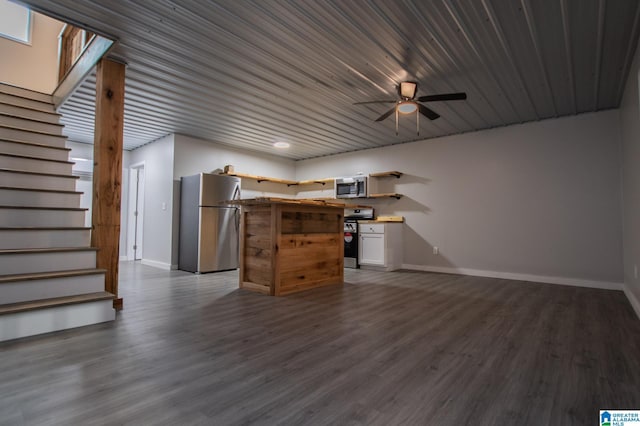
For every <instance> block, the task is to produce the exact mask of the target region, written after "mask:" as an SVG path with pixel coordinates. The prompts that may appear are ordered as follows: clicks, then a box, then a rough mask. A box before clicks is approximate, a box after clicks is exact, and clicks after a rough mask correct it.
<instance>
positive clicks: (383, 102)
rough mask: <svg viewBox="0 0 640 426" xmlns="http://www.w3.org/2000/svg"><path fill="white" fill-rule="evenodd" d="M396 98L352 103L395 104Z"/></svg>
mask: <svg viewBox="0 0 640 426" xmlns="http://www.w3.org/2000/svg"><path fill="white" fill-rule="evenodd" d="M395 103H396V100H393V101H392V100H386V101H365V102H356V103H354V105H362V104H395Z"/></svg>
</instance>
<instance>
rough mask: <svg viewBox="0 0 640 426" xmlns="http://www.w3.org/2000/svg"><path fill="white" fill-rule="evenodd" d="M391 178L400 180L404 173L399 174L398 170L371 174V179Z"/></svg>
mask: <svg viewBox="0 0 640 426" xmlns="http://www.w3.org/2000/svg"><path fill="white" fill-rule="evenodd" d="M391 176H393V177H395V178H398V179H400V176H402V172H399V171H397V170H392V171H389V172H379V173H369V177H391Z"/></svg>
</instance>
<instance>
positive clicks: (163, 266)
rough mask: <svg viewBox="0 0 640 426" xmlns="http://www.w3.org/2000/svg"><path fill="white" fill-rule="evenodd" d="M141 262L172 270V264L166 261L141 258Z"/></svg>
mask: <svg viewBox="0 0 640 426" xmlns="http://www.w3.org/2000/svg"><path fill="white" fill-rule="evenodd" d="M140 263H142V264H143V265H147V266H153V267H154V268H158V269H164V270H165V271H170V270H171V266H172V265H171V264H170V263H165V262H158V261H157V260H149V259H141V260H140Z"/></svg>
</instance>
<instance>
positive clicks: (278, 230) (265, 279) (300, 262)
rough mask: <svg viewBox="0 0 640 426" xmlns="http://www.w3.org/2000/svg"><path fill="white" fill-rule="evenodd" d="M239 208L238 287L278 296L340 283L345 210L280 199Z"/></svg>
mask: <svg viewBox="0 0 640 426" xmlns="http://www.w3.org/2000/svg"><path fill="white" fill-rule="evenodd" d="M234 204H239V205H241V206H242V216H241V225H240V288H244V289H247V290H252V291H257V292H260V293H264V294H268V295H271V296H283V295H285V294H290V293H295V292H298V291H303V290H309V289H312V288H316V287H321V286H327V285H335V284H342V283H343V280H344V270H343V267H344V243H343V220H344V205H342V204H334V203H325V202H317V201H297V200H287V199H282V198H255V199H250V200H239V201H236V202H234Z"/></svg>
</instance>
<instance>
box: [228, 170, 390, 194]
mask: <svg viewBox="0 0 640 426" xmlns="http://www.w3.org/2000/svg"><path fill="white" fill-rule="evenodd" d="M220 174H221V175H226V176H236V177H239V178H245V179H252V180H255V181H257V182H258V183H260V182H272V183H279V184H283V185H287V186H294V185H299V186H302V185H323V186H324V185H326V184H327V183H331V184H333V182H335V178H323V179H309V180H300V181H297V180H288V179H280V178H272V177H266V176H257V175H250V174H247V173H238V172H227V173H224V172H222V173H220ZM369 176H370V177H396V178H400V176H402V172H398V171H395V170H393V171H389V172H379V173H371V174H370V175H369ZM366 198H395V199H397V200H399V199H400V198H402V194H397V193H395V192H394V193H383V194H369V196H368V197H366ZM322 199H323V200H329V199H335V198H322ZM314 200H319V198H314Z"/></svg>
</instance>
